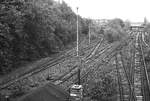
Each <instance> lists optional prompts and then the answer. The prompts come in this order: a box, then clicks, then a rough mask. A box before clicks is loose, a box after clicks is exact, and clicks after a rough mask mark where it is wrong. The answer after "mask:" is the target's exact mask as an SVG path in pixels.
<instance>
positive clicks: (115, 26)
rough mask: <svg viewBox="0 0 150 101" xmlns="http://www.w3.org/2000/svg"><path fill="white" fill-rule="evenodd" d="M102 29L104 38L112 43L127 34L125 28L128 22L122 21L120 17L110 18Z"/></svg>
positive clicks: (126, 28)
mask: <svg viewBox="0 0 150 101" xmlns="http://www.w3.org/2000/svg"><path fill="white" fill-rule="evenodd" d="M103 30H104V31H103V34H104V37H105V39H106V40H107V41H108V42H109V43H113V42H115V41H121V40H122V39H123V38H125V37H126V36H127V32H126V30H128V24H126V23H125V22H123V21H122V20H121V19H119V18H116V19H113V20H110V21H109V22H108V24H107V26H106V27H105V28H104V29H103Z"/></svg>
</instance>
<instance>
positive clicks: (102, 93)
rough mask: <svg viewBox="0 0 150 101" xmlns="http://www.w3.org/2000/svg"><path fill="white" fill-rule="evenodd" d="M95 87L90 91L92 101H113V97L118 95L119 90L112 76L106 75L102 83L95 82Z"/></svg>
mask: <svg viewBox="0 0 150 101" xmlns="http://www.w3.org/2000/svg"><path fill="white" fill-rule="evenodd" d="M94 85H95V86H94V87H93V88H92V89H91V91H90V96H91V99H95V100H98V101H112V99H111V98H112V97H113V96H114V95H116V93H117V88H116V83H115V82H114V80H113V78H112V76H110V75H105V76H103V77H102V78H101V80H100V81H98V82H95V84H94Z"/></svg>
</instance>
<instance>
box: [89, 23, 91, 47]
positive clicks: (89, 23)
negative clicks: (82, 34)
mask: <svg viewBox="0 0 150 101" xmlns="http://www.w3.org/2000/svg"><path fill="white" fill-rule="evenodd" d="M90 28H91V25H90V22H89V45H90V39H91V31H90Z"/></svg>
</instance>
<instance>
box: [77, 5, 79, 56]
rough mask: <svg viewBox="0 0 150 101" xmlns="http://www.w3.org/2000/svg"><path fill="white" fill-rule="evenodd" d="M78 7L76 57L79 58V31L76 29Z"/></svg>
mask: <svg viewBox="0 0 150 101" xmlns="http://www.w3.org/2000/svg"><path fill="white" fill-rule="evenodd" d="M78 9H79V8H78V7H77V57H78V56H79V29H78Z"/></svg>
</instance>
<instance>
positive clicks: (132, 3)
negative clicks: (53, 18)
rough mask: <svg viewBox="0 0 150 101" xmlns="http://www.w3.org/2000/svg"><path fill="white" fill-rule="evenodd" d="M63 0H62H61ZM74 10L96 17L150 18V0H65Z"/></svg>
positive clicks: (83, 15) (138, 20) (134, 19)
mask: <svg viewBox="0 0 150 101" xmlns="http://www.w3.org/2000/svg"><path fill="white" fill-rule="evenodd" d="M56 1H59V0H56ZM60 1H62V0H60ZM64 1H65V2H66V3H67V4H68V5H69V6H70V7H71V8H72V9H73V11H74V12H76V7H77V6H78V7H79V15H81V16H82V17H86V18H88V17H89V18H94V19H113V18H121V19H123V20H126V19H128V20H130V21H133V22H142V21H143V20H144V17H146V18H147V19H148V20H149V19H150V0H64Z"/></svg>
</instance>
